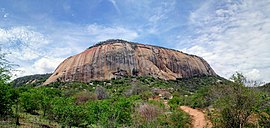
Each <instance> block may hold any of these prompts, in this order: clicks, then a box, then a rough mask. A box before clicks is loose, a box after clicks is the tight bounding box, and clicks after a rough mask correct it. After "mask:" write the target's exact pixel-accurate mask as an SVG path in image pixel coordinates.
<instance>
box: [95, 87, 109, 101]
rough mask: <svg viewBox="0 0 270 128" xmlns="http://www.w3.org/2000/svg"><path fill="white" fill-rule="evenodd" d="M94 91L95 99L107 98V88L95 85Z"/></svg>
mask: <svg viewBox="0 0 270 128" xmlns="http://www.w3.org/2000/svg"><path fill="white" fill-rule="evenodd" d="M95 93H96V95H97V99H99V100H102V99H106V98H108V93H107V90H106V89H105V88H103V87H101V86H97V87H96V90H95Z"/></svg>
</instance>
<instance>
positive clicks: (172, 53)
mask: <svg viewBox="0 0 270 128" xmlns="http://www.w3.org/2000/svg"><path fill="white" fill-rule="evenodd" d="M203 75H216V73H215V72H214V70H213V69H212V68H211V67H210V66H209V64H208V63H207V62H206V61H205V60H204V59H202V58H201V57H198V56H195V55H188V54H186V53H183V52H180V51H176V50H172V49H167V48H162V47H158V46H151V45H144V44H138V43H132V42H127V41H124V40H107V41H104V42H100V43H98V44H96V45H94V46H92V47H90V48H88V49H87V50H85V51H84V52H82V53H80V54H77V55H74V56H71V57H69V58H67V59H66V60H64V61H63V62H62V63H61V64H60V65H59V66H58V67H57V69H56V70H55V72H54V73H53V74H52V75H51V76H50V77H49V79H47V81H46V82H45V83H44V84H45V85H46V84H49V83H51V82H56V81H61V82H68V81H80V82H89V81H91V80H108V79H111V78H117V77H123V76H153V77H156V78H161V79H165V80H174V79H176V78H188V77H193V76H203Z"/></svg>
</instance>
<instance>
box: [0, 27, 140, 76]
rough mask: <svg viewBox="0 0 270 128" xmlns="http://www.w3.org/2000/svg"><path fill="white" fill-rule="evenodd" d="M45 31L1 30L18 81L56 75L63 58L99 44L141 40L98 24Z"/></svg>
mask: <svg viewBox="0 0 270 128" xmlns="http://www.w3.org/2000/svg"><path fill="white" fill-rule="evenodd" d="M43 31H44V30H43ZM45 31H46V33H42V32H39V31H37V30H36V29H35V28H32V27H26V26H18V27H12V28H0V44H1V45H0V46H1V49H2V52H6V53H11V54H8V56H7V59H8V60H10V61H11V62H13V63H14V64H18V65H19V66H20V67H18V68H16V67H15V70H18V71H16V72H14V74H16V77H20V76H24V75H31V74H42V73H48V72H53V71H54V69H55V68H56V67H57V66H58V65H59V64H60V62H61V61H63V59H64V58H67V57H69V56H71V55H75V54H78V53H80V52H82V51H83V50H85V49H86V48H88V47H89V46H91V45H93V44H94V43H96V42H98V41H103V40H107V39H112V38H121V39H126V40H133V39H135V38H137V37H138V34H137V32H135V31H132V30H129V29H126V28H124V27H120V26H113V27H105V26H102V25H98V24H90V25H85V26H79V25H68V26H66V27H62V26H58V28H57V29H54V28H51V27H49V28H48V29H47V30H45ZM14 78H15V77H14Z"/></svg>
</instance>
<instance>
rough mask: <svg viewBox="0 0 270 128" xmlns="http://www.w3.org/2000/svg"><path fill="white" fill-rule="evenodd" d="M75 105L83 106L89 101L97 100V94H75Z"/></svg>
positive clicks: (82, 92)
mask: <svg viewBox="0 0 270 128" xmlns="http://www.w3.org/2000/svg"><path fill="white" fill-rule="evenodd" d="M75 99H76V101H75V103H76V104H82V103H85V102H87V101H89V100H97V96H96V94H95V93H91V92H89V91H86V90H85V91H81V92H79V93H77V94H75Z"/></svg>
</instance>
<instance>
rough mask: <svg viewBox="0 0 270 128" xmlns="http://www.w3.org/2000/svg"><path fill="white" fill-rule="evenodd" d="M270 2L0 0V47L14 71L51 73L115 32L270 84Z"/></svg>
mask: <svg viewBox="0 0 270 128" xmlns="http://www.w3.org/2000/svg"><path fill="white" fill-rule="evenodd" d="M269 28H270V1H269V0H260V1H256V0H221V1H217V0H206V1H202V0H91V1H90V0H80V1H78V0H39V1H34V0H0V44H1V52H8V53H10V54H9V55H8V56H7V57H8V59H9V60H11V61H12V62H13V63H15V64H18V65H20V66H19V67H15V69H17V70H18V71H16V72H14V74H16V75H17V77H18V76H23V75H30V74H37V73H47V72H53V71H54V69H55V68H56V67H57V66H58V64H59V63H60V62H61V61H63V60H64V59H65V58H67V57H69V56H71V55H74V54H77V53H80V52H82V51H83V50H85V49H86V48H88V47H89V46H91V45H93V44H95V43H96V42H98V41H103V40H107V39H112V38H120V39H124V40H128V41H134V42H139V43H146V44H152V45H159V46H163V47H168V48H173V49H177V50H181V51H184V52H187V53H190V54H195V55H198V56H201V57H203V58H204V59H205V60H207V61H208V62H209V63H210V65H211V66H212V67H213V69H214V70H215V71H216V72H217V73H218V74H219V75H221V76H223V77H226V78H228V77H230V76H231V75H232V74H233V73H235V72H236V71H240V72H243V73H244V75H246V76H247V77H248V78H249V79H252V80H260V81H266V82H270V52H269V49H270V29H269Z"/></svg>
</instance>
